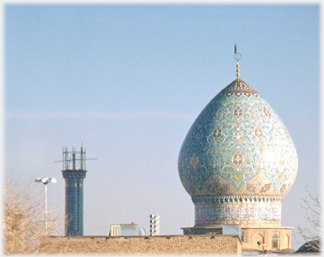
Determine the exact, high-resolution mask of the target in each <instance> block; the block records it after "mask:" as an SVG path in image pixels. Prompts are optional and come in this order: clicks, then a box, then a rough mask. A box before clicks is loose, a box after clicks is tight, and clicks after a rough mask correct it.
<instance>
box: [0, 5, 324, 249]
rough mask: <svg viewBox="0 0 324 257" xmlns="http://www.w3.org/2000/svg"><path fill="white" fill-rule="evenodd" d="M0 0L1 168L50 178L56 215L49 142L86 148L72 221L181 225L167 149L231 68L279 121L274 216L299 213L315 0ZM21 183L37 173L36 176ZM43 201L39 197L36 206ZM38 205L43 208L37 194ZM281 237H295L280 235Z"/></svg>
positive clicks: (190, 213)
mask: <svg viewBox="0 0 324 257" xmlns="http://www.w3.org/2000/svg"><path fill="white" fill-rule="evenodd" d="M4 11H5V13H4V14H5V17H4V18H5V19H4V21H5V22H4V25H5V31H4V32H5V38H4V47H5V56H4V57H5V65H4V66H5V71H4V74H5V146H4V148H5V149H4V150H5V161H6V164H5V175H6V180H9V179H11V178H20V179H21V180H23V181H25V182H30V181H32V180H33V179H34V178H35V177H46V176H49V177H55V178H57V179H58V183H57V184H55V185H49V188H48V190H49V194H50V195H51V197H52V198H53V199H54V203H52V204H53V205H54V204H56V205H58V206H59V207H60V208H61V210H60V212H59V213H60V214H61V215H62V217H63V215H64V180H63V178H62V175H61V172H60V170H61V168H62V167H61V164H60V163H54V161H56V160H60V159H61V158H62V147H63V146H67V147H68V148H71V147H72V146H74V147H77V148H79V147H80V145H81V142H83V145H84V146H85V147H86V149H87V157H96V158H97V160H96V161H89V162H88V163H87V169H88V173H87V178H86V179H85V182H84V193H85V195H84V197H85V200H84V215H85V216H84V233H85V235H107V233H108V230H109V226H110V224H116V223H130V222H132V221H135V222H136V223H138V224H139V225H141V226H143V227H144V228H146V230H147V231H149V214H151V213H152V214H160V216H161V234H164V235H165V234H182V230H181V229H180V228H181V227H190V226H193V225H194V205H193V203H192V202H191V199H190V196H189V195H188V194H187V193H186V191H185V189H184V188H183V187H182V184H181V182H180V179H179V175H178V170H177V159H178V153H179V150H180V147H181V144H182V142H183V140H184V138H185V136H186V133H187V132H188V130H189V128H190V126H191V124H192V123H193V122H194V120H195V118H196V117H197V116H198V115H199V113H200V111H201V110H202V109H203V108H204V107H205V106H206V104H207V103H208V102H209V101H210V100H211V99H212V98H213V97H214V96H215V95H216V94H217V93H218V92H219V91H220V90H221V89H223V88H224V87H225V86H227V85H228V84H229V83H230V82H231V81H233V80H234V79H235V78H236V77H235V74H236V71H235V70H236V67H235V65H236V61H235V59H234V53H233V51H234V44H235V43H236V44H237V48H238V51H239V52H240V53H241V55H242V57H241V60H240V65H241V78H242V79H243V80H244V81H246V82H247V83H248V84H250V85H251V86H252V87H253V88H254V89H256V90H257V91H258V92H259V93H260V94H261V95H262V96H263V98H264V99H266V101H267V102H268V103H269V104H270V105H271V106H272V107H273V109H274V110H275V111H276V112H277V113H278V115H279V116H280V118H281V119H282V120H283V122H284V123H285V125H286V127H287V129H288V131H289V133H290V135H291V137H292V139H293V141H294V143H295V146H296V149H297V152H298V157H299V170H298V175H297V179H296V182H295V184H294V186H293V188H292V190H291V191H290V192H289V193H288V195H287V196H286V199H285V202H284V204H283V207H282V225H283V226H289V227H297V225H298V221H299V222H300V223H303V222H302V220H303V215H304V213H303V210H302V209H301V208H300V206H299V205H300V203H301V201H300V197H303V196H304V195H305V192H306V191H305V186H306V185H307V184H308V185H309V187H310V188H311V189H312V190H313V191H314V192H316V190H318V189H319V179H318V178H319V93H320V91H319V89H320V85H319V60H320V55H319V54H320V51H319V47H320V45H319V39H320V37H319V6H318V5H282V4H281V5H235V4H234V5H233V4H231V5H224V4H222V5H220V4H208V5H207V4H206V5H198V4H189V5H140V4H138V5H116V4H114V5H113V4H106V5H85V4H83V5H46V4H43V5H37V4H32V5H14V4H9V5H6V6H5V8H4ZM35 186H41V185H39V184H37V185H35ZM50 206H51V205H50ZM50 206H49V207H50ZM293 246H294V247H298V244H296V243H294V245H293Z"/></svg>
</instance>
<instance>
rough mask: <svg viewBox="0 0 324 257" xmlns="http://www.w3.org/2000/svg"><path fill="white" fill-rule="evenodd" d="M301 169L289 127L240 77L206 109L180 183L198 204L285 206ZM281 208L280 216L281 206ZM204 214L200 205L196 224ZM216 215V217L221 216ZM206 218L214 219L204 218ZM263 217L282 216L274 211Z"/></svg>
mask: <svg viewBox="0 0 324 257" xmlns="http://www.w3.org/2000/svg"><path fill="white" fill-rule="evenodd" d="M297 167H298V159H297V152H296V149H295V147H294V144H293V141H292V139H291V137H290V135H289V133H288V131H287V129H286V128H285V125H284V124H283V122H282V121H281V119H280V118H279V117H278V115H277V113H276V112H275V111H274V110H273V109H272V108H271V107H270V105H269V104H268V103H267V102H266V101H265V100H264V99H263V98H262V97H261V95H260V94H259V93H258V92H257V91H255V90H254V89H253V88H252V87H251V86H249V85H248V84H247V83H246V82H244V81H243V80H241V79H239V78H238V79H236V80H234V81H233V82H232V83H230V84H229V85H228V86H227V87H225V88H224V89H223V90H222V91H221V92H220V93H219V94H217V95H216V96H215V97H214V98H213V99H212V100H211V101H210V102H209V103H208V104H207V106H206V107H205V108H204V109H203V110H202V112H201V113H200V114H199V116H198V117H197V119H196V120H195V122H194V123H193V125H192V126H191V128H190V130H189V132H188V134H187V136H186V138H185V140H184V142H183V144H182V147H181V150H180V154H179V159H178V169H179V175H180V179H181V182H182V184H183V186H184V187H185V189H186V190H187V192H188V193H189V194H190V196H191V197H192V200H193V202H194V203H195V205H196V207H197V205H202V204H203V205H206V204H207V205H208V204H223V203H232V204H235V203H237V204H239V203H244V202H250V203H263V202H268V201H269V202H278V204H279V202H280V205H281V202H282V201H283V198H284V196H285V195H286V194H287V192H288V191H289V190H290V188H291V187H292V185H293V183H294V181H295V178H296V175H297ZM261 205H262V204H261ZM261 205H260V206H261ZM262 206H264V205H262ZM214 207H215V206H214ZM255 207H257V206H255ZM278 207H280V206H278ZM215 208H216V207H215ZM259 211H260V210H259ZM277 211H278V212H279V216H280V208H279V209H278V210H277ZM200 212H203V211H202V209H201V208H198V209H197V208H196V225H197V216H198V221H199V217H200V216H201V217H202V216H204V215H205V216H206V213H200ZM256 212H257V210H256ZM199 215H200V216H199ZM215 215H216V214H215ZM215 215H211V216H213V217H214V219H220V220H222V218H220V216H219V215H216V216H215ZM266 216H267V215H266ZM206 219H207V220H208V219H213V218H212V217H210V218H206V217H205V218H202V220H206ZM237 219H238V220H239V219H240V218H239V217H238V218H236V219H234V220H237ZM244 219H246V218H244ZM264 219H265V220H267V219H270V220H278V219H279V220H280V217H279V218H278V217H277V218H274V217H273V216H271V214H269V215H268V216H267V217H265V218H264ZM211 222H212V221H211ZM198 223H199V222H198ZM207 223H208V222H207ZM207 223H204V222H202V224H207ZM209 223H210V222H209Z"/></svg>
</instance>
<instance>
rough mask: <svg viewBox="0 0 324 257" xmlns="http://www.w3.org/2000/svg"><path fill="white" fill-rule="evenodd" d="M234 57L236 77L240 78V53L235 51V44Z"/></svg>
mask: <svg viewBox="0 0 324 257" xmlns="http://www.w3.org/2000/svg"><path fill="white" fill-rule="evenodd" d="M234 58H235V59H236V77H237V78H238V79H239V78H240V64H239V60H240V59H241V54H240V53H238V52H237V48H236V44H235V45H234Z"/></svg>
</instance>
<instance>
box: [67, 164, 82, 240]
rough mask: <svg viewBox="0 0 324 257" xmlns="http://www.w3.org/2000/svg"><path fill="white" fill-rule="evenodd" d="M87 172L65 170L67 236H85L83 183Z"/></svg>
mask: <svg viewBox="0 0 324 257" xmlns="http://www.w3.org/2000/svg"><path fill="white" fill-rule="evenodd" d="M86 172H87V171H86V170H63V171H62V174H63V178H64V179H65V236H83V181H84V178H85V177H86Z"/></svg>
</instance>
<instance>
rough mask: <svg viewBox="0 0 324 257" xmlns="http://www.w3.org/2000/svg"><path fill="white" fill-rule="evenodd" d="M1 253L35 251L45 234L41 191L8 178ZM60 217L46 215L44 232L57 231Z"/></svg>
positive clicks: (37, 249)
mask: <svg viewBox="0 0 324 257" xmlns="http://www.w3.org/2000/svg"><path fill="white" fill-rule="evenodd" d="M4 190H5V192H4V219H5V220H4V223H5V224H4V236H5V249H4V250H5V253H6V254H10V253H37V252H39V246H40V237H41V236H44V235H45V223H44V205H43V204H44V200H43V198H42V194H41V191H38V192H37V191H36V190H35V188H33V187H32V186H29V187H21V183H19V182H18V181H11V182H9V183H8V184H6V185H5V188H4ZM60 220H61V219H60V218H59V217H57V216H55V215H51V214H50V215H49V216H48V228H47V231H48V235H50V234H53V233H56V232H58V230H59V229H60V227H61V226H60V225H61V222H60Z"/></svg>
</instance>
